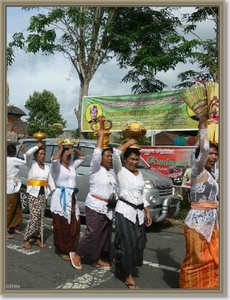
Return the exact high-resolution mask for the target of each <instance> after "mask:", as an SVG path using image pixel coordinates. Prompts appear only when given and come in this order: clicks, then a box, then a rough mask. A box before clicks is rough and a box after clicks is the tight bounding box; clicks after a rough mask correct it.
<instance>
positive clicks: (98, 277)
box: [56, 261, 180, 289]
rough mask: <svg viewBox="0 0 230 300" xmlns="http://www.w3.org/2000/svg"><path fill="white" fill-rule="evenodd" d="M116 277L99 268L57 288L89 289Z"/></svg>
mask: <svg viewBox="0 0 230 300" xmlns="http://www.w3.org/2000/svg"><path fill="white" fill-rule="evenodd" d="M143 264H144V265H148V266H149V267H152V268H158V269H164V270H168V271H173V272H180V269H178V268H173V267H169V266H164V265H159V264H156V263H153V262H149V261H144V262H143ZM113 277H114V274H113V273H112V272H111V270H104V269H101V268H97V269H96V270H93V271H92V272H91V273H87V274H84V275H83V276H80V277H77V276H76V279H74V280H68V279H67V280H66V282H65V283H64V284H62V285H59V286H58V287H56V289H88V288H93V287H95V286H98V285H100V284H101V283H103V282H105V281H107V280H110V279H112V278H113Z"/></svg>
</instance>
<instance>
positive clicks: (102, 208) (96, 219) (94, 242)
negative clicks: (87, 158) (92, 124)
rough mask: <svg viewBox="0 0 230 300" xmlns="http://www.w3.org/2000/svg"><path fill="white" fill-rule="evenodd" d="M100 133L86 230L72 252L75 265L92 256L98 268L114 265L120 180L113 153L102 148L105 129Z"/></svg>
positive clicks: (92, 166) (86, 202)
mask: <svg viewBox="0 0 230 300" xmlns="http://www.w3.org/2000/svg"><path fill="white" fill-rule="evenodd" d="M97 134H98V140H97V144H96V147H95V149H94V153H93V157H92V161H91V164H90V175H89V184H90V188H89V193H88V195H87V198H86V201H85V213H86V230H85V232H84V235H83V236H82V238H81V239H80V242H79V244H78V247H77V249H76V250H75V252H70V253H69V255H70V259H71V263H72V266H73V267H74V268H76V269H81V268H82V264H81V258H82V257H83V256H86V255H87V256H90V257H91V259H92V260H93V264H92V265H93V266H94V267H101V268H104V269H110V268H111V263H110V261H111V251H110V247H111V236H112V219H113V215H114V206H115V205H116V199H117V194H116V188H117V182H116V178H115V176H114V174H113V173H112V172H111V170H110V168H111V166H112V152H111V150H110V149H109V148H106V149H103V148H102V142H103V136H104V130H102V129H100V130H98V132H97ZM109 199H110V200H109ZM106 259H107V261H105V260H106Z"/></svg>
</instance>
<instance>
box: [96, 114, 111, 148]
mask: <svg viewBox="0 0 230 300" xmlns="http://www.w3.org/2000/svg"><path fill="white" fill-rule="evenodd" d="M97 119H98V122H97V123H92V124H91V129H92V130H93V131H94V132H95V133H94V134H95V135H97V131H98V130H99V129H103V130H104V136H103V141H102V148H103V149H107V148H109V136H110V134H111V132H110V131H109V129H111V128H112V125H113V124H112V122H111V121H110V120H107V119H106V117H105V116H104V115H100V116H99V117H98V118H97Z"/></svg>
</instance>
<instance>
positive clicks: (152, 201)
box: [149, 196, 157, 205]
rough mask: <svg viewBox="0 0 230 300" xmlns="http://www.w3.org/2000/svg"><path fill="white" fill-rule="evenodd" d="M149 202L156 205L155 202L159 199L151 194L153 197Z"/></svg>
mask: <svg viewBox="0 0 230 300" xmlns="http://www.w3.org/2000/svg"><path fill="white" fill-rule="evenodd" d="M149 202H150V203H152V204H153V205H154V204H156V202H157V199H156V198H155V197H154V196H151V197H150V198H149Z"/></svg>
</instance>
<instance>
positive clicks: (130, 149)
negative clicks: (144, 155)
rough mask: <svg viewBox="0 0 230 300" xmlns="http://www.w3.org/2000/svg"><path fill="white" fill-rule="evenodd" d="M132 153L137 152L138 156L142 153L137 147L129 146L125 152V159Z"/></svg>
mask: <svg viewBox="0 0 230 300" xmlns="http://www.w3.org/2000/svg"><path fill="white" fill-rule="evenodd" d="M131 154H135V155H137V156H140V155H141V153H140V151H139V150H138V149H137V148H128V149H126V150H125V152H124V154H123V157H124V159H126V158H128V157H129V156H130V155H131Z"/></svg>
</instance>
